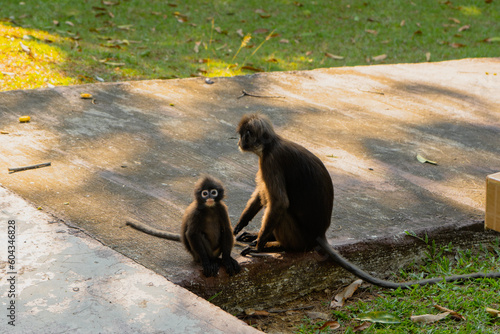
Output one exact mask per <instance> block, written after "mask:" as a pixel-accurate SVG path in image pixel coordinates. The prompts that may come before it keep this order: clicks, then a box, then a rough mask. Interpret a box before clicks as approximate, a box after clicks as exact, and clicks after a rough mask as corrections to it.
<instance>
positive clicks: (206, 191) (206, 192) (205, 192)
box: [201, 190, 208, 198]
mask: <svg viewBox="0 0 500 334" xmlns="http://www.w3.org/2000/svg"><path fill="white" fill-rule="evenodd" d="M201 197H203V198H205V197H208V190H203V191H202V192H201Z"/></svg>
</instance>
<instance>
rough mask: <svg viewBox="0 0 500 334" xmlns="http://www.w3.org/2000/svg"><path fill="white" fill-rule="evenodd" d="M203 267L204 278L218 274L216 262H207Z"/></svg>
mask: <svg viewBox="0 0 500 334" xmlns="http://www.w3.org/2000/svg"><path fill="white" fill-rule="evenodd" d="M202 265H203V275H205V276H206V277H215V276H217V274H218V273H219V263H217V261H207V262H205V263H203V264H202Z"/></svg>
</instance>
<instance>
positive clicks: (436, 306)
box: [434, 304, 466, 320]
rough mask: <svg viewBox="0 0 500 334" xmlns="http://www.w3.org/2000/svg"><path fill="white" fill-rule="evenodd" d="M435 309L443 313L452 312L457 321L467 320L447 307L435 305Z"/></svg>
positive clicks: (451, 314)
mask: <svg viewBox="0 0 500 334" xmlns="http://www.w3.org/2000/svg"><path fill="white" fill-rule="evenodd" d="M434 307H435V308H437V309H438V310H439V311H441V312H450V316H451V317H452V318H453V319H455V320H466V319H465V317H464V316H463V315H461V314H459V313H458V312H456V311H453V310H450V309H447V308H446V307H443V306H441V305H437V304H436V305H434Z"/></svg>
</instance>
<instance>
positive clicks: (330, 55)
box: [325, 52, 344, 60]
mask: <svg viewBox="0 0 500 334" xmlns="http://www.w3.org/2000/svg"><path fill="white" fill-rule="evenodd" d="M325 56H327V57H328V58H332V59H335V60H342V59H344V57H342V56H337V55H334V54H331V53H328V52H325Z"/></svg>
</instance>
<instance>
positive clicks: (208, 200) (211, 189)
mask: <svg viewBox="0 0 500 334" xmlns="http://www.w3.org/2000/svg"><path fill="white" fill-rule="evenodd" d="M194 197H195V199H196V202H198V205H201V206H207V207H212V206H214V205H216V204H217V203H218V202H219V201H221V200H222V199H223V198H224V186H223V185H222V183H221V182H220V181H219V180H217V179H215V178H213V177H209V176H206V177H203V178H201V179H200V180H199V181H198V182H197V183H196V186H195V189H194Z"/></svg>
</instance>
